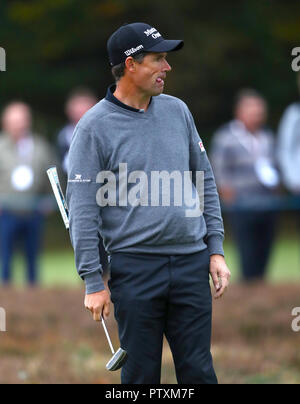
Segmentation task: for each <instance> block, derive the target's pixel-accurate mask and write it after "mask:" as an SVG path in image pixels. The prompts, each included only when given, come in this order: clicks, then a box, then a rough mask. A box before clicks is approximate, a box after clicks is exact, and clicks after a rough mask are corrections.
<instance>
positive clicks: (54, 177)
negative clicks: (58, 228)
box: [47, 167, 69, 229]
mask: <svg viewBox="0 0 300 404" xmlns="http://www.w3.org/2000/svg"><path fill="white" fill-rule="evenodd" d="M47 174H48V178H49V181H50V184H51V186H52V190H53V193H54V196H55V199H56V202H57V205H58V207H59V210H60V214H61V217H62V219H63V221H64V224H65V227H66V229H69V211H68V206H67V202H66V200H65V197H64V194H63V192H62V189H61V186H60V182H59V178H58V174H57V169H56V167H51V168H49V169H48V170H47Z"/></svg>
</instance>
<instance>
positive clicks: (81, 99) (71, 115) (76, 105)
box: [57, 87, 108, 276]
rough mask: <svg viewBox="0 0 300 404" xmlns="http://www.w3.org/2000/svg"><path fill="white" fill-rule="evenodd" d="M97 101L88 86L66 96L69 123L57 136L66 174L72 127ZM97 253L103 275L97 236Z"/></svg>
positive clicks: (104, 257) (105, 260)
mask: <svg viewBox="0 0 300 404" xmlns="http://www.w3.org/2000/svg"><path fill="white" fill-rule="evenodd" d="M96 103H97V97H96V95H95V94H94V93H93V92H92V91H91V90H90V89H88V88H84V87H78V88H76V89H74V90H73V91H72V92H71V93H70V94H69V96H68V98H67V101H66V106H65V113H66V115H67V117H68V120H69V123H68V124H67V125H66V126H64V127H63V128H62V129H61V130H60V132H59V133H58V136H57V147H58V154H59V156H60V161H61V166H62V168H63V171H64V172H65V174H66V175H67V174H68V158H69V149H70V145H71V140H72V137H73V133H74V129H75V127H76V125H77V123H78V122H79V120H80V119H81V118H82V117H83V115H84V114H85V113H86V112H87V111H88V110H89V109H91V108H92V107H93V106H94V105H95V104H96ZM99 254H100V259H101V264H102V268H103V275H105V276H107V275H108V257H107V253H106V251H105V249H104V246H103V240H102V238H101V236H100V237H99Z"/></svg>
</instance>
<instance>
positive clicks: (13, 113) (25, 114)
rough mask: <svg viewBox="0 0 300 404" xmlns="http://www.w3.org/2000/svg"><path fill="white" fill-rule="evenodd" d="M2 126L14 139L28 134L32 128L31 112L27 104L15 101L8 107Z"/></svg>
mask: <svg viewBox="0 0 300 404" xmlns="http://www.w3.org/2000/svg"><path fill="white" fill-rule="evenodd" d="M2 128H3V130H4V132H6V133H7V134H9V135H10V137H11V138H12V139H13V140H14V141H18V140H19V139H21V138H22V137H23V136H25V135H27V133H28V131H30V128H31V113H30V109H29V108H28V107H27V105H25V104H22V103H15V104H12V105H10V106H9V107H7V109H6V110H5V112H4V114H3V117H2Z"/></svg>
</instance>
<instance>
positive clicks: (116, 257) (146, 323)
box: [108, 250, 217, 384]
mask: <svg viewBox="0 0 300 404" xmlns="http://www.w3.org/2000/svg"><path fill="white" fill-rule="evenodd" d="M110 267H111V272H110V276H111V277H110V280H109V282H108V285H109V288H110V291H111V299H112V302H113V303H114V309H115V318H116V320H117V323H118V327H119V338H120V342H121V347H122V348H123V349H125V350H126V351H127V352H128V360H127V362H126V364H125V365H124V366H123V368H122V371H121V382H122V383H125V384H131V383H133V384H139V383H141V384H151V383H154V384H159V383H160V376H161V358H162V346H163V335H164V334H165V336H166V338H167V340H168V342H169V345H170V348H171V351H172V354H173V359H174V363H175V369H176V376H177V381H178V383H185V384H189V383H195V384H216V383H217V378H216V375H215V372H214V368H213V362H212V357H211V353H210V344H211V313H212V298H211V290H210V285H209V253H208V251H207V250H205V251H202V252H199V253H196V254H190V255H172V256H166V255H152V254H131V253H130V254H129V253H114V254H112V256H111V262H110Z"/></svg>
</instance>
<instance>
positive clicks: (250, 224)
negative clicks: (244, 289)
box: [211, 90, 279, 281]
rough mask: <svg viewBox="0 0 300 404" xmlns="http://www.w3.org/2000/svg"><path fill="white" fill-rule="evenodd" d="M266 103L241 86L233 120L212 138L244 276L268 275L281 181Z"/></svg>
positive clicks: (258, 277) (216, 170) (217, 172)
mask: <svg viewBox="0 0 300 404" xmlns="http://www.w3.org/2000/svg"><path fill="white" fill-rule="evenodd" d="M266 118H267V105H266V101H265V100H264V98H263V97H262V96H261V95H260V94H259V93H257V92H256V91H254V90H243V91H241V92H240V93H239V94H238V96H237V99H236V103H235V108H234V120H232V121H231V122H229V123H227V124H226V125H224V126H223V127H221V128H220V129H219V130H218V131H217V132H216V134H215V135H214V137H213V142H212V153H211V161H212V165H213V168H214V173H215V176H216V183H217V186H218V188H219V193H220V197H221V200H222V202H223V207H224V208H225V210H227V211H228V215H227V216H228V219H229V222H230V225H231V229H232V232H233V236H234V238H235V241H236V244H237V247H238V250H239V254H240V261H241V269H242V276H243V279H244V280H245V281H250V280H261V279H263V277H264V275H265V269H266V266H267V263H268V258H269V255H270V251H271V247H272V243H273V240H274V230H275V213H274V212H273V211H272V197H273V195H274V193H275V190H276V189H277V187H278V185H279V176H278V172H277V170H276V168H275V166H274V161H275V154H274V153H275V149H274V143H275V142H274V136H273V134H272V132H271V131H270V130H269V129H267V128H264V124H265V121H266Z"/></svg>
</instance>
